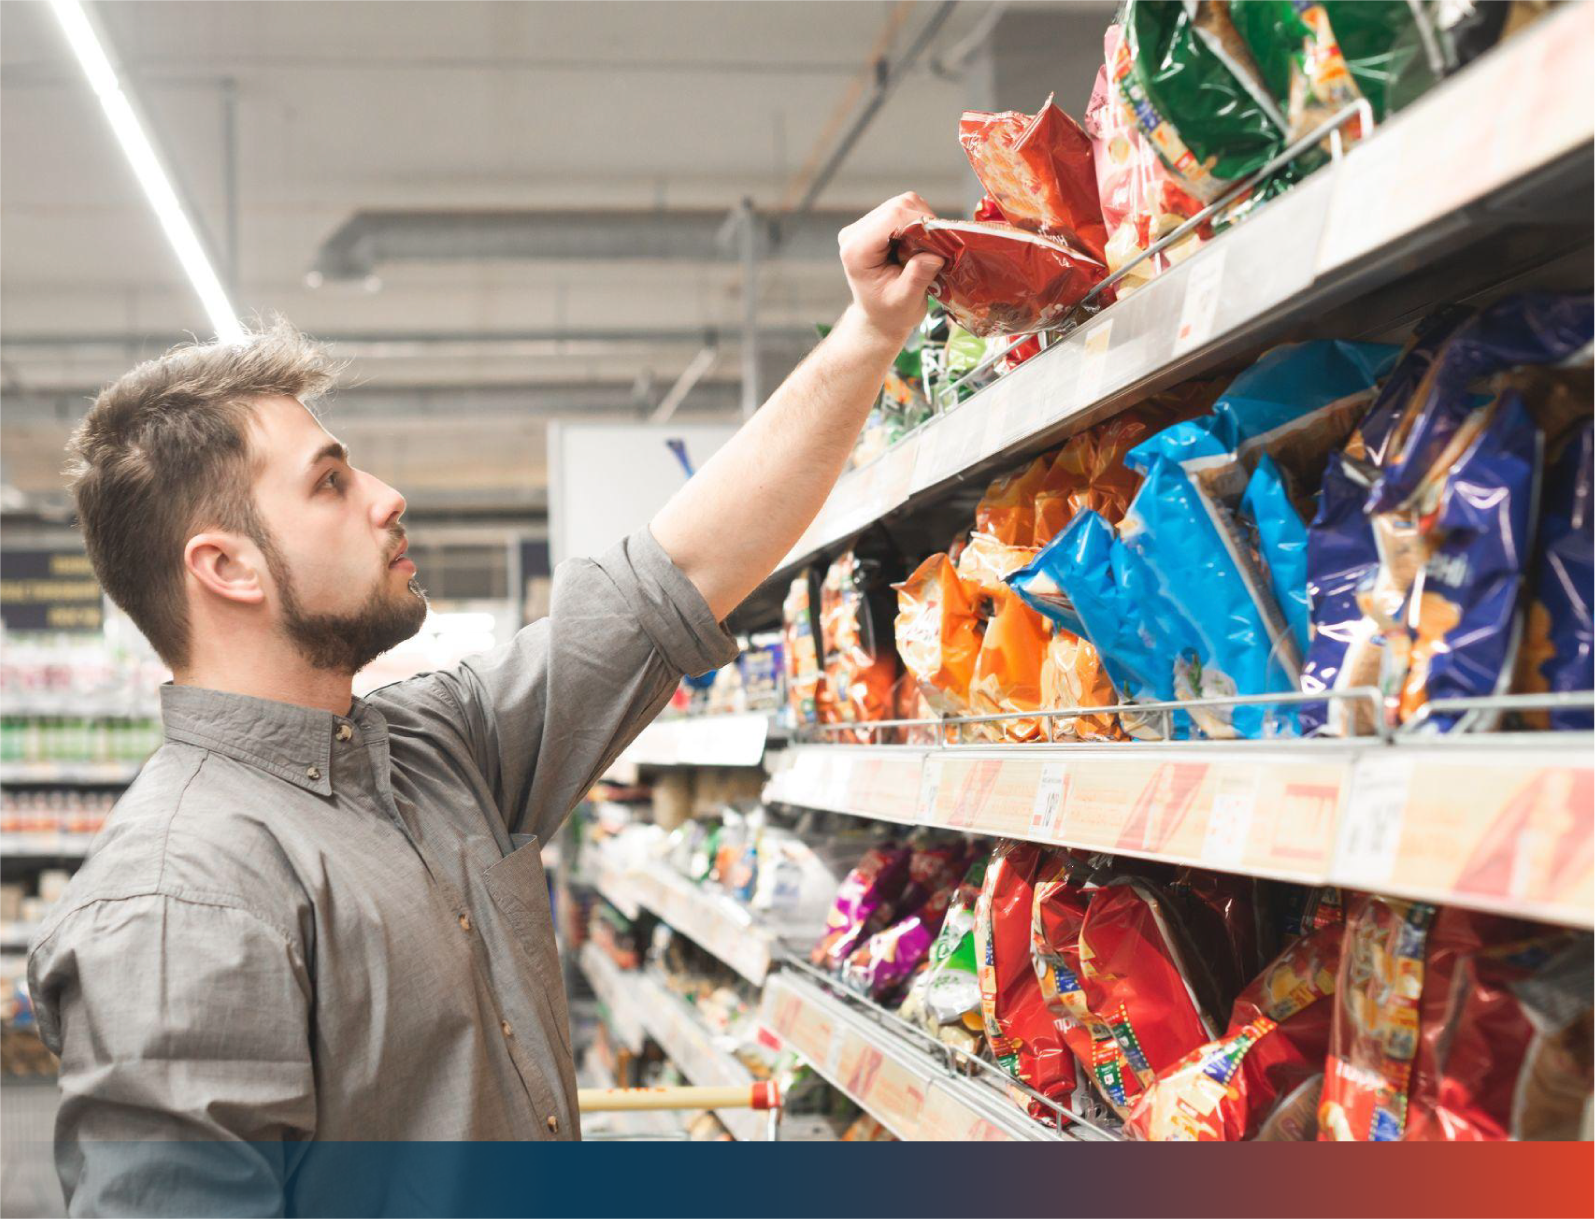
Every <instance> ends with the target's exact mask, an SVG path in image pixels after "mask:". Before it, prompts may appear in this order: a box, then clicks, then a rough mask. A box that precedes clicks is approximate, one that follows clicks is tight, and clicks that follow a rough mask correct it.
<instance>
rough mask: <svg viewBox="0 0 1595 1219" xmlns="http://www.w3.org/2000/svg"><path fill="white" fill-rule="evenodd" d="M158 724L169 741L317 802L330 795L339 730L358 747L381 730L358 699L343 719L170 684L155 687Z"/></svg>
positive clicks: (311, 709)
mask: <svg viewBox="0 0 1595 1219" xmlns="http://www.w3.org/2000/svg"><path fill="white" fill-rule="evenodd" d="M161 720H162V723H163V724H164V726H165V730H166V739H167V740H169V741H181V742H182V743H184V744H187V745H195V746H198V747H199V748H201V749H208V750H211V751H212V752H214V753H219V754H222V755H223V756H225V757H229V758H232V759H233V760H234V761H238V762H244V763H247V764H248V765H251V766H257V767H259V768H260V769H261V770H264V771H267V772H268V773H270V774H273V775H276V776H277V777H278V778H279V779H286V780H287V781H288V782H289V783H292V784H293V785H294V786H296V787H301V788H303V789H305V790H306V791H312V792H315V793H316V794H317V795H321V796H330V795H331V794H332V765H331V763H332V748H333V742H334V740H335V739H336V738H337V734H338V730H339V728H340V727H341V726H343V725H346V724H347V725H349V726H350V728H351V729H352V730H353V733H354V740H356V741H358V740H359V739H361V738H362V737H363V738H366V739H370V737H371V736H372V734H373V733H381V732H382V731H383V729H384V727H385V725H382V724H380V723H379V722H378V721H379V717H378V716H377V714H376V712H375V711H373V710H371V709H370V708H368V707H367V706H366V704H365V703H363V702H362V701H361V700H360V699H358V698H357V699H355V700H354V701H353V703H352V704H351V705H350V707H349V714H348V715H334V714H332V712H330V711H322V710H320V709H319V708H316V707H301V706H299V705H297V704H295V703H279V702H274V701H272V700H271V699H265V698H251V697H250V696H249V695H247V694H229V693H226V692H224V691H221V690H206V689H203V688H201V687H199V686H178V685H173V684H172V683H170V682H168V683H167V684H166V685H164V686H162V687H161Z"/></svg>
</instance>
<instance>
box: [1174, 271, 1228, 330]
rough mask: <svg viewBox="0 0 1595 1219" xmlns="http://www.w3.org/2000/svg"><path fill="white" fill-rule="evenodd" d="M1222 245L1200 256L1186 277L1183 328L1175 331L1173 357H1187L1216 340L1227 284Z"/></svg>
mask: <svg viewBox="0 0 1595 1219" xmlns="http://www.w3.org/2000/svg"><path fill="white" fill-rule="evenodd" d="M1224 256H1225V250H1224V247H1223V246H1213V247H1212V248H1210V249H1208V250H1204V251H1203V252H1202V253H1201V254H1199V255H1197V257H1196V259H1195V261H1193V262H1192V264H1191V268H1190V270H1189V271H1188V272H1187V273H1186V278H1185V300H1184V303H1183V304H1182V305H1181V306H1180V326H1179V329H1178V330H1176V331H1175V332H1174V354H1175V355H1177V356H1181V355H1184V354H1185V353H1186V352H1187V351H1190V350H1191V349H1192V348H1194V347H1200V346H1201V345H1202V344H1203V343H1205V342H1207V340H1208V339H1210V338H1212V337H1213V319H1214V318H1215V317H1217V316H1218V302H1219V291H1220V289H1221V287H1222V286H1223V282H1224Z"/></svg>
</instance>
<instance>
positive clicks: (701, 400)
mask: <svg viewBox="0 0 1595 1219" xmlns="http://www.w3.org/2000/svg"><path fill="white" fill-rule="evenodd" d="M94 394H95V390H94V389H93V388H85V389H80V390H57V391H50V392H41V391H36V390H25V391H21V392H18V393H13V394H7V395H6V403H5V409H6V421H7V423H8V424H14V425H20V424H24V423H35V422H40V423H42V422H55V423H72V422H75V421H76V420H78V419H79V418H81V417H82V416H83V414H84V413H85V412H86V411H87V410H88V409H89V404H90V402H91V401H92V400H93V398H94ZM740 403H741V391H740V387H739V385H738V383H737V382H735V381H699V382H698V383H697V384H696V386H695V387H694V389H693V394H692V410H693V411H694V412H695V413H696V412H699V411H702V412H706V413H714V414H735V413H736V412H737V409H738V407H739V405H740ZM327 406H328V413H329V416H330V417H331V418H332V419H334V420H351V421H352V420H360V421H365V420H369V419H377V420H380V419H394V420H404V421H413V420H416V419H429V418H435V419H447V420H451V421H454V422H457V423H459V424H460V425H462V426H463V425H464V424H465V423H467V422H468V421H470V419H471V418H473V417H478V418H479V417H482V416H504V415H523V416H524V415H558V414H563V413H567V412H572V413H589V412H599V411H620V412H631V413H640V412H642V411H644V410H647V409H649V407H650V404H649V403H647V402H643V401H639V400H638V398H637V396H636V394H635V392H634V387H633V382H631V381H615V382H592V381H574V382H567V383H555V382H550V383H545V384H536V383H530V384H524V385H414V386H409V385H394V386H380V387H379V386H369V385H367V386H350V387H349V388H346V389H340V390H338V391H337V392H336V393H334V394H333V395H332V396H331V398H330V399H329V400H328V403H327Z"/></svg>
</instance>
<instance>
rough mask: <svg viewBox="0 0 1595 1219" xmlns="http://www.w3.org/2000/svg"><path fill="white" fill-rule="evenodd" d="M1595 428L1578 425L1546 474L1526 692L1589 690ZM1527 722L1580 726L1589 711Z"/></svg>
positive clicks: (1522, 664) (1592, 678)
mask: <svg viewBox="0 0 1595 1219" xmlns="http://www.w3.org/2000/svg"><path fill="white" fill-rule="evenodd" d="M1592 464H1595V426H1592V425H1591V424H1589V423H1586V424H1584V426H1583V427H1581V428H1579V429H1578V430H1577V431H1576V432H1575V433H1574V434H1573V436H1572V437H1571V438H1570V439H1569V440H1568V441H1567V445H1566V447H1565V448H1564V449H1563V450H1562V453H1561V456H1560V457H1558V458H1557V459H1556V462H1555V464H1554V465H1552V466H1551V468H1550V469H1549V470H1548V471H1547V473H1546V479H1545V493H1544V497H1543V498H1544V508H1543V511H1542V516H1541V518H1540V530H1539V545H1538V553H1537V556H1536V563H1535V569H1534V575H1533V599H1532V600H1531V601H1530V603H1529V607H1528V614H1527V622H1526V624H1525V627H1524V638H1523V646H1522V650H1521V652H1520V654H1519V658H1518V675H1519V676H1518V688H1519V689H1520V690H1522V691H1524V692H1525V693H1534V692H1539V691H1552V692H1564V691H1570V690H1589V689H1591V688H1595V671H1592V666H1595V642H1592V630H1591V619H1592V614H1591V607H1590V591H1591V588H1592V586H1595V514H1592V511H1591V509H1592V507H1595V503H1592V501H1595V474H1592V469H1591V467H1592ZM1528 718H1529V721H1530V724H1531V726H1533V727H1539V728H1546V727H1549V728H1555V729H1560V730H1562V731H1579V730H1582V731H1585V732H1588V731H1589V730H1590V729H1591V728H1592V727H1595V716H1591V714H1590V712H1588V711H1581V710H1577V709H1574V708H1565V709H1561V710H1556V711H1552V712H1550V713H1549V714H1548V715H1546V714H1538V715H1532V716H1530V717H1528Z"/></svg>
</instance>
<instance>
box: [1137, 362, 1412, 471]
mask: <svg viewBox="0 0 1595 1219" xmlns="http://www.w3.org/2000/svg"><path fill="white" fill-rule="evenodd" d="M1400 352H1401V349H1400V348H1399V347H1393V346H1391V345H1389V344H1386V343H1347V342H1341V341H1338V340H1315V341H1313V342H1310V343H1286V344H1285V345H1283V346H1281V347H1276V348H1274V349H1273V350H1272V351H1270V352H1268V353H1267V354H1265V355H1263V356H1262V357H1261V358H1259V359H1258V361H1257V362H1256V363H1255V364H1253V365H1252V366H1251V367H1250V368H1248V369H1246V371H1244V372H1242V373H1239V374H1237V375H1236V377H1235V379H1234V380H1233V381H1231V382H1230V384H1229V388H1228V389H1226V390H1225V391H1224V392H1223V394H1221V395H1220V396H1219V398H1218V400H1217V401H1216V402H1214V403H1213V409H1212V412H1211V413H1210V414H1207V415H1203V416H1201V417H1200V418H1197V419H1188V420H1186V421H1185V422H1183V423H1176V424H1175V425H1174V426H1172V427H1168V428H1164V429H1163V431H1161V432H1159V433H1158V434H1157V435H1155V436H1152V437H1151V438H1149V439H1147V440H1143V441H1142V442H1141V443H1140V444H1138V445H1136V446H1135V448H1133V449H1131V450H1130V451H1129V453H1128V454H1126V455H1125V463H1126V464H1127V465H1129V466H1130V467H1131V468H1132V469H1136V470H1141V471H1142V472H1145V471H1146V470H1148V469H1150V468H1151V465H1152V459H1153V458H1154V457H1156V456H1162V457H1165V458H1167V459H1168V460H1169V461H1172V462H1175V463H1177V464H1183V463H1185V462H1188V461H1194V460H1198V459H1200V458H1211V457H1223V456H1224V455H1226V454H1234V453H1237V452H1238V451H1239V450H1240V449H1241V448H1242V447H1243V446H1244V445H1245V444H1247V442H1249V441H1252V440H1255V439H1256V438H1258V437H1260V436H1262V435H1264V434H1266V433H1268V432H1272V431H1275V430H1277V429H1279V428H1281V427H1284V426H1286V425H1288V424H1290V423H1292V422H1294V421H1295V420H1297V419H1299V418H1300V417H1301V416H1303V415H1309V414H1311V413H1312V412H1314V411H1317V410H1320V409H1322V408H1323V407H1325V406H1328V405H1329V404H1330V403H1332V402H1338V401H1340V400H1341V399H1342V398H1349V397H1351V396H1353V395H1354V394H1359V393H1365V392H1368V391H1371V390H1372V389H1373V388H1374V387H1375V385H1376V384H1377V383H1378V381H1379V380H1380V379H1381V378H1382V377H1384V375H1385V374H1386V373H1388V372H1389V371H1390V369H1391V367H1392V366H1393V365H1394V364H1395V362H1396V357H1397V356H1398V355H1399V354H1400Z"/></svg>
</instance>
